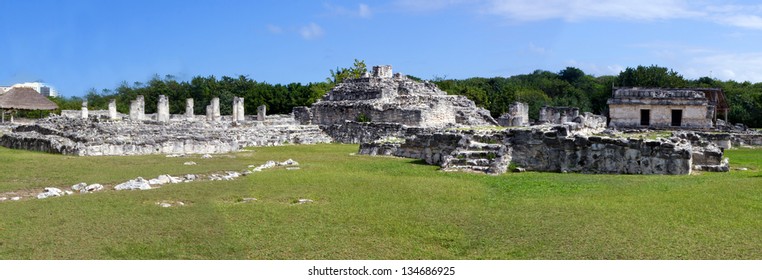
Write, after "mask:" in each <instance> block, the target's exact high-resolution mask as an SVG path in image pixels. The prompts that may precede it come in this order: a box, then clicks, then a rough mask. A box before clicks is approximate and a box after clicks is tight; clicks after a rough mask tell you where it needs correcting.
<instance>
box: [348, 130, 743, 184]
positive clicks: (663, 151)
mask: <svg viewBox="0 0 762 280" xmlns="http://www.w3.org/2000/svg"><path fill="white" fill-rule="evenodd" d="M359 153H360V154H368V155H374V154H390V155H394V156H400V157H407V158H416V159H422V160H424V161H426V162H427V163H429V164H434V165H439V166H441V167H442V169H443V170H468V171H478V172H485V173H490V174H500V173H504V172H506V171H507V166H509V165H514V166H517V167H520V168H522V169H523V170H528V171H541V172H580V173H600V174H668V175H682V174H690V173H691V171H692V170H694V169H695V170H705V171H727V170H728V164H727V159H723V153H722V150H721V149H720V148H719V147H717V146H716V145H714V144H712V143H707V144H706V145H705V146H692V145H691V143H690V141H689V140H687V139H681V138H677V137H673V138H670V139H660V140H642V139H624V138H608V137H598V136H585V135H583V134H579V133H570V127H569V126H555V127H533V128H527V129H509V130H503V131H461V132H435V133H431V134H425V133H424V134H417V135H414V136H410V137H408V138H407V139H406V141H405V142H404V143H402V144H394V143H388V142H383V141H376V142H372V143H365V144H362V145H361V147H360V151H359Z"/></svg>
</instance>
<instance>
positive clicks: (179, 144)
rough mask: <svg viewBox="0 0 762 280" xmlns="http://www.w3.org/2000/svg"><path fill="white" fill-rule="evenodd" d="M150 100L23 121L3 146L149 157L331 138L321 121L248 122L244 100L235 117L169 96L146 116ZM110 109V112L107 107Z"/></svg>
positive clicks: (215, 102) (0, 140)
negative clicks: (182, 108) (181, 109)
mask: <svg viewBox="0 0 762 280" xmlns="http://www.w3.org/2000/svg"><path fill="white" fill-rule="evenodd" d="M144 100H145V99H144V98H143V96H138V97H137V99H135V100H133V101H132V102H131V103H130V113H129V115H126V116H125V115H119V114H117V112H116V103H115V101H114V100H111V102H109V110H108V111H107V112H98V113H97V114H92V112H93V111H90V113H91V114H89V115H87V114H86V113H85V112H88V111H87V107H86V103H83V107H82V108H83V110H82V113H81V114H72V113H70V112H66V113H64V114H62V116H57V117H56V116H53V117H50V118H47V119H42V120H39V121H37V122H36V123H34V124H31V125H21V126H18V127H16V128H14V129H13V131H12V132H11V133H7V134H4V135H3V136H2V137H0V145H2V146H5V147H9V148H14V149H26V150H33V151H43V152H49V153H58V154H66V155H79V156H104V155H145V154H215V153H229V152H235V151H238V150H240V149H241V148H243V147H247V146H275V145H283V144H315V143H328V142H331V140H332V139H331V138H330V137H329V136H328V135H326V134H325V133H324V132H323V131H322V130H320V128H319V127H318V126H316V125H301V124H299V123H298V122H296V120H294V118H293V117H291V116H290V115H271V116H265V111H264V109H262V110H261V111H260V114H259V115H258V116H257V120H246V117H245V114H244V106H243V105H244V103H243V102H244V99H243V98H239V97H235V98H234V99H233V113H234V114H233V115H231V116H221V115H220V112H219V98H213V99H212V100H211V104H209V106H207V109H208V111H207V115H206V117H201V116H196V115H193V99H190V98H189V99H187V100H186V108H187V111H186V112H185V113H184V114H179V115H171V114H170V113H169V100H168V99H167V97H166V96H163V95H161V96H159V99H158V102H157V113H156V114H148V115H147V114H145V109H144V106H145V101H144ZM104 111H105V110H104Z"/></svg>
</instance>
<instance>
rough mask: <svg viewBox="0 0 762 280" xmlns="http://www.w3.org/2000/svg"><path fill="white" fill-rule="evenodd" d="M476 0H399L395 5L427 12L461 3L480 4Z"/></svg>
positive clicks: (404, 8) (408, 9) (409, 9)
mask: <svg viewBox="0 0 762 280" xmlns="http://www.w3.org/2000/svg"><path fill="white" fill-rule="evenodd" d="M479 2H480V1H475V0H397V1H395V2H394V5H395V6H397V7H398V8H400V9H402V10H405V11H413V12H426V11H437V10H443V9H447V8H450V7H453V6H457V5H461V4H479Z"/></svg>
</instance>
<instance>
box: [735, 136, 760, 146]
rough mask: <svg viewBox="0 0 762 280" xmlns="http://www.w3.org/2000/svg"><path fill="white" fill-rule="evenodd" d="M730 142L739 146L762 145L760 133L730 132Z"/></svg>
mask: <svg viewBox="0 0 762 280" xmlns="http://www.w3.org/2000/svg"><path fill="white" fill-rule="evenodd" d="M730 141H731V143H733V145H734V146H736V147H741V146H762V134H759V133H755V134H741V133H733V134H731V139H730Z"/></svg>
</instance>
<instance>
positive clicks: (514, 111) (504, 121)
mask: <svg viewBox="0 0 762 280" xmlns="http://www.w3.org/2000/svg"><path fill="white" fill-rule="evenodd" d="M497 123H498V124H499V125H500V126H505V127H510V126H529V105H528V104H526V103H521V102H514V103H513V104H511V105H510V106H508V112H506V113H505V114H503V115H502V116H500V117H499V118H498V119H497Z"/></svg>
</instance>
